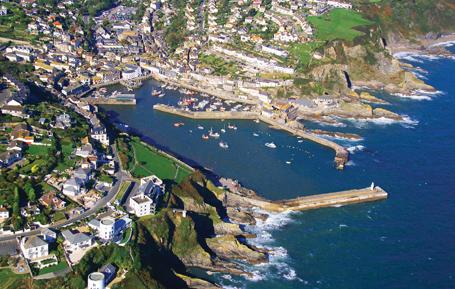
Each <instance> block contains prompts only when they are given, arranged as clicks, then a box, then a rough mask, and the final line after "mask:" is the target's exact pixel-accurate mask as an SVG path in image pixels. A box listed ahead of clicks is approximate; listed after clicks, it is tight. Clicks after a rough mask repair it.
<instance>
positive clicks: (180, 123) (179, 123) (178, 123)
mask: <svg viewBox="0 0 455 289" xmlns="http://www.w3.org/2000/svg"><path fill="white" fill-rule="evenodd" d="M183 125H185V124H184V123H183V122H176V123H174V126H175V127H181V126H183Z"/></svg>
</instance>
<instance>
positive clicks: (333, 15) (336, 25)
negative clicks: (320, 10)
mask: <svg viewBox="0 0 455 289" xmlns="http://www.w3.org/2000/svg"><path fill="white" fill-rule="evenodd" d="M308 21H309V22H310V23H311V25H312V26H313V28H315V30H316V38H317V39H320V40H323V41H330V40H337V39H339V40H347V41H352V40H354V39H355V38H356V37H358V36H362V35H364V33H363V32H361V31H358V30H356V29H355V27H359V26H363V25H371V24H373V22H371V21H369V20H367V19H364V18H363V17H362V15H360V14H359V13H357V12H355V11H352V10H346V9H333V10H332V11H330V12H329V13H327V14H325V15H321V16H310V17H308Z"/></svg>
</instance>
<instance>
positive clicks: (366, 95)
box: [359, 91, 388, 104]
mask: <svg viewBox="0 0 455 289" xmlns="http://www.w3.org/2000/svg"><path fill="white" fill-rule="evenodd" d="M359 97H360V99H362V100H365V101H368V102H372V103H379V104H387V103H388V102H387V101H385V100H382V99H380V98H377V97H376V96H374V95H372V94H370V93H369V92H367V91H362V92H361V93H360V94H359Z"/></svg>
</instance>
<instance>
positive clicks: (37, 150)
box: [27, 145, 51, 156]
mask: <svg viewBox="0 0 455 289" xmlns="http://www.w3.org/2000/svg"><path fill="white" fill-rule="evenodd" d="M50 149H51V147H50V146H49V147H48V146H39V145H30V146H29V147H28V149H27V153H29V154H31V155H35V156H47V155H48V153H49V150H50Z"/></svg>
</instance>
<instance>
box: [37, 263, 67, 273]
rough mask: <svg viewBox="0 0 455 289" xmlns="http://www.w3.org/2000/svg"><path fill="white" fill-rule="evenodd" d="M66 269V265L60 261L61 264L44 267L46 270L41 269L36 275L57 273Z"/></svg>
mask: <svg viewBox="0 0 455 289" xmlns="http://www.w3.org/2000/svg"><path fill="white" fill-rule="evenodd" d="M67 267H68V264H66V262H65V261H62V262H60V263H58V264H57V265H54V266H50V267H46V268H43V269H41V270H39V273H38V275H43V274H47V273H53V272H58V271H61V270H63V269H66V268H67Z"/></svg>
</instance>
